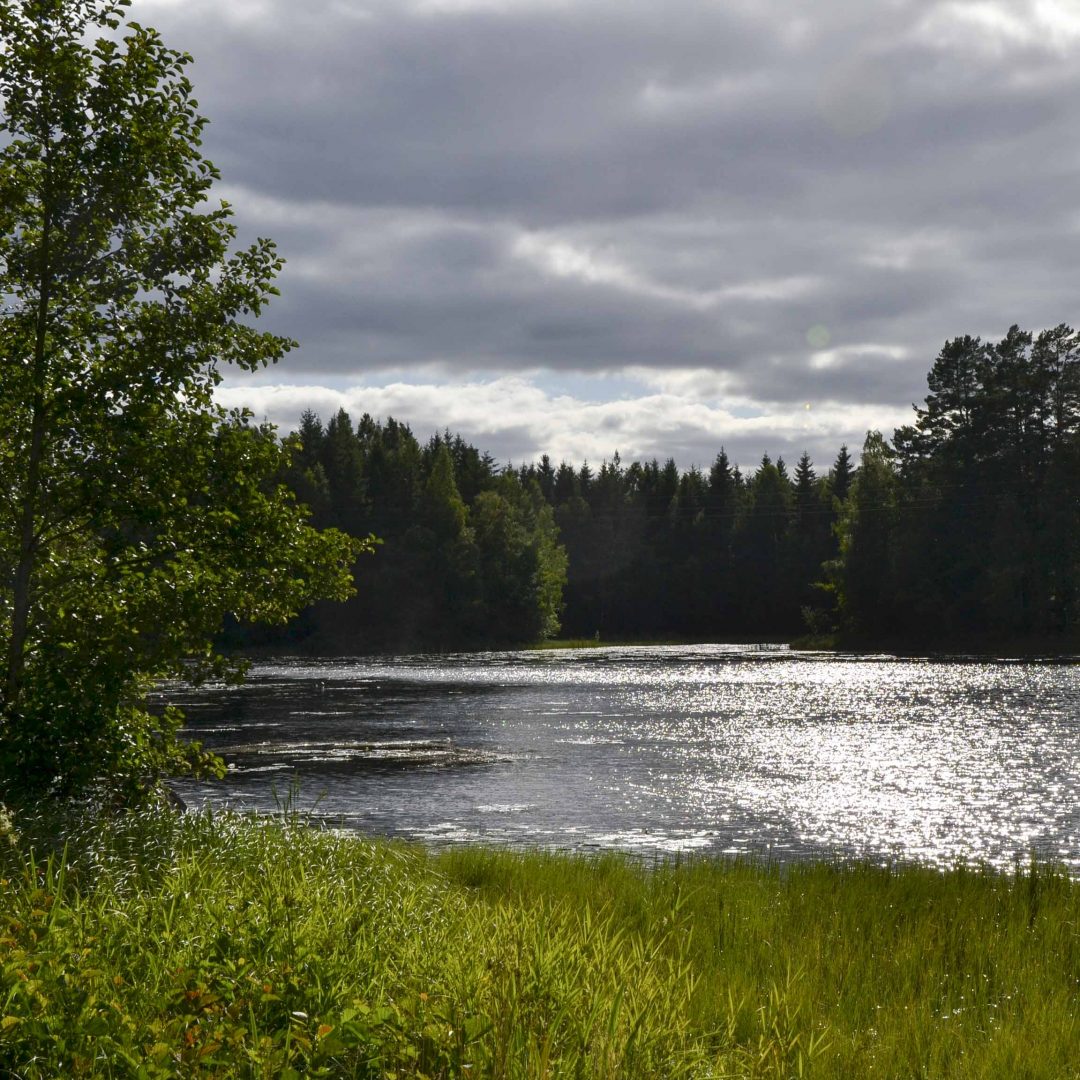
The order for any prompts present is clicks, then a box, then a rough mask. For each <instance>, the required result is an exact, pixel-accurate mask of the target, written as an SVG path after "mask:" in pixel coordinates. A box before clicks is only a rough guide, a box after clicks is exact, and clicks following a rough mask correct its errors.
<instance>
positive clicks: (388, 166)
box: [133, 0, 1080, 460]
mask: <svg viewBox="0 0 1080 1080" xmlns="http://www.w3.org/2000/svg"><path fill="white" fill-rule="evenodd" d="M133 14H134V15H135V17H137V18H139V19H142V20H143V21H145V22H149V23H151V24H153V25H156V26H158V27H159V28H160V29H161V30H162V31H163V33H164V34H165V36H166V40H168V41H169V42H170V43H172V44H175V45H177V46H178V47H183V48H186V49H189V50H190V51H191V52H192V53H193V54H194V55H195V58H196V65H195V67H194V69H193V72H192V77H193V79H194V81H195V83H196V87H197V90H198V94H199V97H200V100H201V103H202V106H203V109H204V111H205V112H206V114H207V115H208V116H209V117H210V118H211V121H212V123H211V126H210V128H209V129H208V133H207V140H206V152H207V154H208V156H209V157H211V158H212V159H213V160H215V161H216V162H217V164H218V165H219V166H220V167H221V169H222V171H223V173H224V176H225V182H226V187H227V194H228V196H229V197H230V199H231V200H232V201H233V202H234V205H235V207H236V211H237V217H238V221H239V223H240V225H241V227H242V232H243V233H244V234H245V235H256V234H258V235H271V236H273V237H274V238H275V239H276V240H277V241H278V243H279V245H280V247H281V249H282V251H283V253H284V254H285V255H286V257H287V258H288V259H289V264H288V266H287V267H286V270H285V273H284V274H283V276H282V279H281V283H280V284H281V288H282V292H283V296H282V299H281V301H280V302H278V303H277V304H276V305H275V306H274V310H273V311H272V313H271V314H270V315H269V316H268V319H267V324H268V325H269V326H272V327H274V328H276V329H280V330H282V331H284V332H287V333H289V334H290V335H291V336H294V337H297V338H299V339H300V341H301V342H302V347H301V349H299V350H298V351H297V352H296V353H294V354H293V355H292V356H291V357H290V358H289V359H287V360H286V361H285V363H284V364H283V365H282V366H281V367H280V369H279V370H278V372H276V374H275V376H274V377H275V378H276V379H279V380H281V381H282V382H286V383H294V384H297V385H303V386H307V387H315V386H318V385H320V384H322V385H329V384H331V383H332V384H333V385H334V386H338V387H340V386H341V385H342V381H343V380H349V379H353V380H355V381H357V382H363V383H364V384H365V385H366V386H369V387H370V386H372V385H375V384H377V383H378V381H379V379H380V378H381V377H383V376H380V372H382V373H384V375H385V378H386V379H389V378H391V376H390V375H389V374H387V373H388V372H390V371H391V370H393V371H395V372H401V371H407V370H410V369H414V370H419V369H420V368H423V370H424V372H425V375H424V378H425V379H429V378H433V377H434V376H432V373H433V372H435V373H439V372H441V373H442V374H441V378H442V379H443V380H444V381H445V384H446V386H447V387H448V388H449V389H448V390H447V394H448V395H450V396H452V387H453V386H455V385H459V384H460V383H461V381H462V380H469V379H479V380H481V381H483V380H486V384H488V385H502V384H501V383H499V381H498V380H499V378H500V376H501V375H503V374H505V373H512V372H518V373H535V372H538V371H546V372H548V373H549V376H550V377H551V378H555V379H557V378H558V373H560V372H561V373H565V374H567V375H569V374H571V373H575V372H576V373H584V374H589V373H598V372H604V371H611V372H615V371H620V370H624V369H626V368H628V367H634V368H635V369H643V370H646V371H653V372H656V373H658V377H660V375H661V374H662V373H663V372H665V371H666V372H676V373H677V372H693V371H701V372H705V373H712V374H713V375H716V376H717V377H718V379H719V381H718V382H717V384H716V385H717V386H718V387H720V388H721V391H720V392H722V394H723V395H726V398H725V400H726V402H727V404H733V403H734V404H739V407H745V408H756V409H758V410H761V411H769V410H771V415H774V416H775V417H777V418H778V419H777V423H776V424H774V425H773V429H768V430H767V429H766V427H762V428H761V429H760V431H758V432H756V433H755V432H754V431H748V432H747V433H746V434H745V435H740V436H739V437H740V438H743V437H745V438H751V437H754V436H755V434H760V435H761V437H763V438H765V437H768V435H769V430H772V434H773V436H774V437H776V438H777V439H786V438H787V436H786V435H782V434H781V432H782V431H787V428H785V426H784V423H783V422H782V418H783V416H784V415H785V410H788V409H797V408H799V407H801V405H802V403H804V402H813V403H814V404H815V407H817V406H818V404H819V403H825V404H828V406H829V407H830V408H832V409H833V414H832V415H833V416H834V417H835V418H836V419H837V422H838V423H839V422H840V419H843V423H845V424H848V425H850V426H849V427H848V428H846V429H840V428H837V429H835V430H834V429H833V428H830V429H829V431H828V432H820V433H819V435H820V437H821V438H822V439H824V438H826V437H828V438H833V437H837V436H841V437H844V438H847V440H848V441H849V442H852V443H856V442H857V441H859V440H860V439H861V433H862V431H863V430H864V429H865V427H867V426H871V421H872V420H873V419H874V418H875V417H880V416H885V415H889V416H891V415H892V413H891V412H890V410H895V409H903V408H904V407H906V406H907V405H908V404H909V403H910V402H912V401H913V400H919V399H921V397H922V396H923V394H924V393H925V389H924V378H925V372H926V370H927V368H928V367H929V364H930V362H931V361H932V359H933V357H934V355H935V354H936V352H937V350H938V349H939V348H940V346H941V343H942V342H943V341H944V340H945V338H947V337H950V336H953V335H956V334H961V333H967V332H972V333H983V334H989V335H1001V334H1003V333H1004V332H1005V330H1006V329H1007V327H1008V326H1009V324H1011V323H1013V322H1019V323H1021V324H1022V325H1024V326H1026V327H1031V328H1038V327H1040V326H1046V325H1053V324H1056V323H1058V322H1060V321H1063V320H1064V321H1070V320H1073V319H1074V318H1075V316H1074V312H1073V307H1074V305H1075V288H1074V284H1073V283H1074V280H1075V262H1076V258H1075V249H1076V245H1077V241H1078V237H1080V204H1078V197H1077V194H1076V193H1077V191H1078V190H1080V185H1078V183H1077V180H1078V171H1080V150H1078V147H1080V66H1078V65H1077V59H1078V58H1080V15H1078V14H1077V13H1076V8H1075V5H1074V4H1072V3H1071V2H1070V0H1041V2H1040V3H1038V4H1036V3H1035V2H1034V0H1031V2H1028V0H986V2H982V3H968V2H964V0H959V2H951V3H945V2H938V0H918V2H916V0H879V2H875V3H865V2H864V0H823V2H821V3H818V4H815V5H814V6H813V8H809V7H808V6H807V5H805V4H801V3H795V2H794V0H768V2H763V0H755V2H753V3H750V2H749V0H747V2H730V3H723V4H719V3H713V2H707V0H668V2H666V3H664V4H657V3H655V2H645V0H637V2H636V0H618V2H615V0H578V2H573V0H563V2H553V0H546V2H545V0H532V2H529V0H504V2H502V3H499V2H497V0H487V2H486V3H479V2H473V3H469V2H461V0H459V2H456V3H450V2H445V3H442V4H433V3H428V4H426V5H425V4H418V3H404V2H401V0H395V2H390V0H373V2H370V3H367V4H363V3H359V2H354V0H322V2H317V0H309V2H308V3H306V4H305V5H295V4H289V3H286V2H285V0H244V2H239V0H238V2H237V3H233V4H225V5H223V4H219V3H215V4H210V3H208V2H206V0H188V2H186V3H182V4H178V3H174V2H171V0H136V3H135V6H134V8H133ZM815 326H821V327H824V328H826V330H827V331H828V337H829V346H828V348H825V349H822V348H820V347H815V346H813V345H812V344H810V343H809V342H808V339H807V332H808V331H809V330H810V329H811V327H815ZM394 377H396V376H394ZM528 377H530V378H532V377H533V376H532V375H529V376H528ZM436 383H437V380H436ZM436 383H432V385H436ZM687 385H689V384H687ZM312 393H314V391H312ZM292 396H293V397H295V393H294V394H293V395H292ZM312 400H314V399H312ZM644 400H645V397H643V398H642V401H644ZM489 403H490V404H491V407H492V408H498V407H499V406H498V402H497V395H496V396H495V397H493V398H492V399H491V401H490V402H489ZM654 404H655V403H654ZM709 407H710V408H713V409H714V412H713V413H712V414H711V417H712V419H711V420H710V421H709V424H707V425H705V427H703V428H701V430H702V431H707V432H708V438H709V439H712V438H713V437H714V435H715V434H716V432H715V431H714V429H713V427H711V426H710V425H711V424H712V423H713V421H715V420H716V419H717V418H718V417H719V418H722V417H723V416H724V415H726V413H725V412H724V411H723V410H724V407H725V401H720V400H713V401H711V402H710V403H709ZM716 409H719V410H720V411H719V412H716V411H715V410H716ZM676 412H678V410H676ZM647 413H648V410H647V409H642V410H640V411H639V412H636V413H635V412H633V411H632V410H630V411H627V410H624V413H622V414H620V420H619V423H620V424H629V423H630V422H631V418H632V417H633V418H636V419H635V421H634V422H637V423H639V424H641V425H642V427H641V437H640V439H639V440H638V441H639V442H640V443H641V445H642V446H646V445H652V443H650V441H649V440H650V439H651V438H652V437H653V436H652V435H648V434H647V433H646V429H647V428H648V425H647V423H646V420H645V416H646V415H647ZM675 414H676V413H671V415H675ZM545 415H548V416H549V419H550V420H551V424H555V420H554V419H551V417H553V416H555V415H556V414H555V413H548V414H545ZM559 415H561V414H559ZM665 415H667V414H665ZM679 415H680V416H682V418H683V421H684V422H685V423H686V424H687V425H689V426H688V427H687V429H686V432H688V433H689V434H685V436H684V432H683V431H682V429H679V428H678V427H668V428H663V429H656V430H655V431H653V434H656V433H657V432H660V433H662V434H664V435H665V437H667V438H668V439H669V440H670V443H671V447H672V450H673V451H674V450H675V449H679V452H680V453H683V454H691V456H693V455H694V454H696V452H697V451H696V450H694V447H704V445H705V443H704V440H705V436H702V438H701V439H700V440H698V441H697V442H695V439H696V438H697V436H694V435H693V434H692V433H693V431H694V430H698V429H696V428H694V423H695V421H694V420H693V419H692V418H690V416H689V414H686V413H679ZM404 418H406V419H408V417H404ZM571 419H573V422H575V423H579V422H580V423H587V422H589V414H588V413H587V412H576V413H573V416H572V417H571V415H570V413H567V414H566V416H565V417H564V420H565V422H567V423H569V422H571ZM466 420H468V422H469V423H470V424H472V425H473V427H472V428H471V430H470V431H469V432H468V433H471V434H475V435H476V436H477V437H478V436H479V434H480V433H481V426H480V420H479V417H472V418H470V417H469V416H463V417H462V422H464V421H466ZM286 422H287V421H286ZM551 424H549V425H548V426H546V427H545V426H544V425H540V426H536V425H534V426H533V427H529V426H528V425H526V426H524V427H520V426H519V428H517V429H515V433H511V434H508V433H504V434H502V435H499V438H500V439H503V442H502V444H500V447H498V448H497V449H499V450H500V452H503V451H505V452H507V453H508V454H509V455H510V456H514V457H518V456H525V455H527V454H528V453H531V452H533V451H537V452H538V451H539V450H540V449H544V448H545V447H544V446H543V445H541V444H539V443H535V444H534V443H530V442H529V439H530V438H535V439H539V438H541V437H544V438H548V439H554V440H555V441H556V442H559V440H562V442H563V443H565V444H566V445H567V446H570V445H580V447H581V448H584V447H585V446H586V443H587V440H585V441H582V440H581V439H579V440H578V442H577V443H575V442H574V437H573V435H572V434H570V433H561V432H560V431H558V430H557V426H554V427H553V426H551ZM499 430H500V431H502V430H503V429H501V428H500V429H499ZM507 430H509V429H507ZM620 430H622V429H620ZM648 430H650V431H652V430H653V429H651V428H648ZM529 432H531V433H532V434H531V435H530V434H529ZM626 434H627V437H628V438H631V436H632V433H631V432H630V429H629V428H627V429H626ZM815 437H817V436H815ZM515 440H517V441H515ZM631 441H632V438H631ZM552 445H555V444H554V443H553V444H552ZM766 448H768V447H766V446H765V445H760V446H759V452H760V450H764V449H766ZM620 449H624V448H623V447H620ZM753 456H757V455H756V454H755V455H753ZM695 460H701V459H699V458H696V457H695Z"/></svg>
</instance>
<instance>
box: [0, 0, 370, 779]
mask: <svg viewBox="0 0 1080 1080" xmlns="http://www.w3.org/2000/svg"><path fill="white" fill-rule="evenodd" d="M127 6H128V5H127V3H126V0H117V2H114V3H110V2H103V0H0V28H2V29H0V42H2V51H0V99H2V101H3V116H2V125H0V132H2V135H3V137H4V145H3V147H2V149H0V297H2V301H3V304H4V310H3V318H2V320H0V488H2V489H3V490H4V492H5V493H6V497H5V500H4V502H3V503H2V504H0V653H2V656H0V661H2V664H3V670H2V673H0V675H2V683H0V793H3V792H11V793H14V794H12V796H11V797H15V796H16V795H17V796H18V797H21V798H25V797H29V796H30V795H33V794H36V793H41V792H53V793H70V792H72V791H75V790H78V789H81V788H84V787H85V786H86V785H87V784H89V783H91V782H94V781H98V780H101V779H103V778H109V780H110V782H112V783H115V784H119V785H122V786H125V785H126V786H127V787H128V788H129V789H130V788H132V787H133V786H139V785H141V784H144V783H145V782H146V781H147V780H151V779H153V778H154V777H155V776H157V775H159V774H161V773H162V772H164V771H168V770H173V769H177V768H186V767H192V766H199V765H210V766H211V767H214V763H213V761H212V760H210V759H207V758H205V757H204V756H201V755H200V754H199V753H198V752H197V750H196V751H194V752H191V753H189V752H187V750H186V749H185V747H184V746H183V745H182V744H181V743H180V742H178V740H177V739H176V733H177V730H178V727H179V722H180V717H179V714H178V713H176V712H175V711H170V712H166V713H165V715H163V716H152V715H150V714H149V713H148V712H147V711H146V709H145V708H144V699H145V694H146V690H147V688H148V686H149V685H150V683H151V681H152V680H153V679H155V678H158V677H161V676H164V675H181V674H193V673H194V674H199V673H200V672H207V671H216V672H220V671H222V670H223V668H222V664H221V662H220V661H219V660H218V659H217V658H216V657H215V656H214V654H213V652H212V650H211V649H210V645H209V642H210V641H211V639H212V635H213V634H214V632H215V631H216V630H217V628H218V627H219V626H220V623H221V620H222V618H223V617H224V616H225V615H226V614H227V613H236V614H237V615H239V616H241V617H244V618H249V619H264V620H269V621H283V620H285V619H286V618H288V617H289V616H290V615H292V614H294V613H295V612H296V611H297V610H298V609H299V608H300V607H302V606H303V605H305V604H307V603H309V602H310V601H311V600H312V599H314V598H316V597H319V596H344V595H345V594H346V593H347V592H348V591H349V589H350V579H349V576H348V573H347V569H346V568H347V565H348V564H349V563H350V562H351V560H352V558H353V557H354V555H355V553H356V551H357V548H358V545H357V543H356V542H354V541H351V540H349V539H348V538H346V537H344V536H341V535H335V534H322V535H320V534H318V533H316V532H315V531H314V530H313V529H311V528H310V527H309V526H308V525H307V524H306V522H305V517H306V511H304V510H303V509H302V508H301V507H300V506H299V505H298V504H297V503H296V501H295V499H294V498H293V497H292V496H291V494H289V493H288V492H287V491H286V490H285V489H284V488H282V487H281V486H280V485H278V484H277V483H275V481H274V479H273V478H274V475H275V473H276V472H277V471H279V469H280V467H281V464H282V454H283V451H282V449H281V447H280V446H279V444H278V442H277V440H276V438H275V437H274V435H273V433H272V432H271V431H268V430H266V429H263V428H258V427H254V426H252V425H251V423H250V422H249V419H248V417H247V416H246V415H243V414H240V413H232V414H229V415H226V414H225V413H223V412H222V411H221V410H220V409H219V408H218V407H216V406H215V405H214V402H213V391H214V388H215V386H216V385H217V384H218V382H219V381H220V374H219V366H220V365H222V364H227V363H233V364H236V365H238V366H239V367H241V368H243V369H246V370H252V369H255V368H258V367H260V366H262V365H265V364H268V363H271V362H273V361H275V360H277V359H278V358H279V357H280V356H281V355H282V354H283V353H284V352H285V351H286V350H287V349H288V348H289V347H290V346H291V344H292V343H291V342H289V341H288V340H287V339H284V338H280V337H276V336H274V335H272V334H268V333H265V332H261V331H259V330H256V329H255V328H253V327H251V326H249V325H248V324H247V323H245V322H244V321H243V320H244V318H245V317H247V316H257V315H258V314H259V312H260V311H261V310H262V308H263V306H264V304H265V303H266V302H267V300H268V299H269V298H270V297H271V296H272V295H273V294H274V292H275V289H274V288H273V279H274V276H275V274H276V273H277V271H278V269H279V268H280V266H281V260H280V259H279V257H278V255H277V253H276V251H275V249H274V246H273V244H272V243H271V242H269V241H267V240H259V241H257V242H256V243H255V244H254V245H253V246H251V247H250V248H247V249H246V250H241V251H238V252H235V253H230V248H231V245H232V242H233V240H234V236H235V229H234V227H233V225H232V224H231V221H230V212H229V209H228V207H227V205H225V204H224V203H221V204H220V205H218V206H217V207H216V208H215V207H212V206H211V205H210V203H209V196H210V188H211V185H212V183H213V181H214V180H215V179H216V178H217V172H216V170H215V169H214V167H213V166H212V165H211V164H210V163H209V162H207V161H206V160H204V159H203V158H202V157H201V156H200V154H199V149H198V148H199V142H200V136H201V133H202V130H203V127H204V126H205V123H206V121H205V119H204V118H202V117H201V116H200V115H199V114H198V112H197V110H196V103H195V102H194V100H193V99H192V87H191V84H190V82H189V81H188V79H187V78H186V76H185V75H184V68H185V65H186V64H187V63H188V61H189V57H187V56H186V55H184V54H181V53H177V52H175V51H173V50H170V49H169V48H167V47H166V46H165V45H164V43H163V42H162V41H161V39H160V38H159V37H158V35H157V34H156V33H155V32H154V31H153V30H150V29H147V28H144V27H141V26H138V25H136V24H130V25H128V26H127V27H126V28H125V29H124V31H123V37H122V40H118V31H119V30H120V16H121V15H122V13H123V11H124V9H125V8H126V7H127ZM192 661H194V662H195V664H196V666H195V667H194V668H192V667H191V666H190V664H191V662H192Z"/></svg>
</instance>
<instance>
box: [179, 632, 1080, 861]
mask: <svg viewBox="0 0 1080 1080" xmlns="http://www.w3.org/2000/svg"><path fill="white" fill-rule="evenodd" d="M1078 672H1080V668H1078V667H1077V666H1076V664H1075V662H1073V663H1044V662H1030V661H1025V662H1008V661H986V660H980V661H976V660H969V659H959V660H937V659H923V660H899V659H896V658H893V657H884V656H875V657H855V656H833V655H827V654H821V653H798V652H790V651H787V650H782V649H775V648H773V649H767V650H765V649H755V648H753V647H747V646H693V647H685V648H684V647H641V648H629V647H627V648H612V649H595V650H580V651H578V650H567V651H565V652H515V653H505V652H504V653H487V654H468V655H458V656H442V657H433V656H410V657H383V658H368V659H360V660H326V661H318V660H317V661H309V660H304V661H300V660H296V661H293V660H287V661H277V662H273V663H260V664H256V665H255V667H254V668H253V672H252V678H251V679H250V680H249V683H248V684H247V685H245V686H243V687H240V688H225V687H217V688H206V689H204V690H202V691H191V690H190V689H187V690H181V689H179V688H177V689H175V690H174V691H172V693H173V694H174V695H175V697H176V698H177V699H182V700H183V701H184V703H185V704H186V706H187V711H188V716H189V722H190V726H191V727H192V728H193V729H194V734H195V735H196V737H198V738H200V739H202V740H203V741H204V742H205V743H206V744H207V745H209V746H211V747H212V748H215V749H218V750H219V751H220V752H221V753H223V754H224V755H225V756H226V757H227V758H231V759H233V760H235V761H236V762H237V764H238V769H237V771H236V772H235V773H234V774H232V775H230V778H229V787H228V794H229V798H230V799H231V801H233V802H234V803H236V804H239V805H243V806H251V807H255V808H263V809H266V808H272V807H273V805H274V801H273V799H274V795H273V791H272V786H273V782H274V781H275V780H276V782H277V784H278V790H280V784H281V778H282V774H283V773H284V774H285V775H289V776H294V777H295V778H297V779H298V780H299V782H300V784H301V792H302V797H303V799H306V801H308V802H311V803H313V802H315V801H316V800H317V801H318V805H319V812H320V813H323V814H326V815H328V816H330V817H333V818H335V820H339V821H342V822H345V823H346V824H347V825H349V826H350V827H353V828H357V829H361V830H363V831H371V832H379V833H386V834H392V835H399V836H407V837H414V838H418V839H424V840H426V841H429V842H465V841H470V840H471V841H476V840H482V841H485V842H489V843H507V844H515V845H528V846H553V847H568V848H581V849H589V850H592V849H595V848H601V849H603V848H620V849H624V850H632V851H637V852H644V853H654V854H660V855H662V854H670V853H673V852H681V851H704V852H714V853H730V852H732V851H747V850H751V851H754V852H756V853H759V854H761V853H768V854H769V855H770V856H771V857H773V858H777V859H781V860H783V859H798V858H807V857H837V856H840V857H847V856H858V857H866V858H871V859H875V860H881V859H890V858H901V859H918V860H921V861H925V862H929V863H932V864H935V865H948V864H951V863H953V862H954V861H956V860H964V861H986V862H989V863H992V864H994V865H997V866H1001V867H1008V866H1011V865H1012V864H1013V862H1014V861H1015V860H1017V859H1020V860H1026V859H1027V857H1028V856H1029V854H1030V853H1031V852H1032V851H1035V852H1038V853H1039V854H1040V855H1041V856H1043V857H1045V858H1052V859H1055V860H1057V861H1059V862H1062V863H1065V864H1067V865H1069V866H1070V867H1072V868H1073V869H1074V870H1080V847H1078V841H1077V837H1078V836H1080V754H1078V750H1080V680H1078V678H1077V675H1078ZM272 724H276V725H279V726H278V727H267V725H272ZM256 729H257V735H256ZM252 736H256V737H255V738H253V737H252ZM303 747H310V748H311V749H312V752H311V753H306V752H305V751H303V750H302V749H297V748H303ZM410 748H412V749H410ZM433 766H437V767H435V768H433ZM265 769H273V770H275V772H274V773H273V774H267V775H260V771H261V770H265ZM184 794H185V797H188V798H191V799H194V800H195V801H199V800H202V799H209V800H220V799H221V798H222V797H223V792H222V791H221V790H216V789H214V788H212V787H211V786H209V785H188V786H187V788H186V789H185V791H184ZM493 807H513V808H514V811H513V813H512V814H510V813H509V812H506V813H501V812H493V811H492V809H491V808H493Z"/></svg>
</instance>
